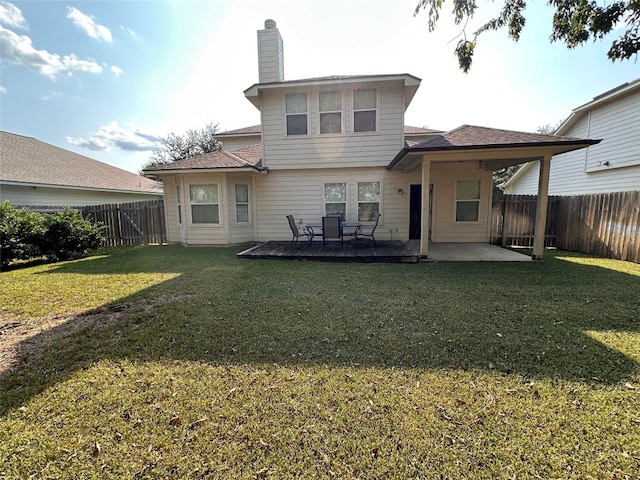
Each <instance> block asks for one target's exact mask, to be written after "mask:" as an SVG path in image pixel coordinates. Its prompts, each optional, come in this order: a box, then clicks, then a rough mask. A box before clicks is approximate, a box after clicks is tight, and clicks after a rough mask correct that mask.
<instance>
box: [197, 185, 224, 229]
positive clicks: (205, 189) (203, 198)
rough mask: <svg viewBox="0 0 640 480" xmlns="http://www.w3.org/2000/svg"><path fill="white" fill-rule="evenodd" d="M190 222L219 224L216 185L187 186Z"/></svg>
mask: <svg viewBox="0 0 640 480" xmlns="http://www.w3.org/2000/svg"><path fill="white" fill-rule="evenodd" d="M189 200H190V202H191V221H192V222H193V223H220V214H219V205H218V203H219V200H218V185H215V184H212V185H189Z"/></svg>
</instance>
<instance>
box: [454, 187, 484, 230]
mask: <svg viewBox="0 0 640 480" xmlns="http://www.w3.org/2000/svg"><path fill="white" fill-rule="evenodd" d="M479 219H480V180H458V181H457V182H456V222H477V221H478V220H479Z"/></svg>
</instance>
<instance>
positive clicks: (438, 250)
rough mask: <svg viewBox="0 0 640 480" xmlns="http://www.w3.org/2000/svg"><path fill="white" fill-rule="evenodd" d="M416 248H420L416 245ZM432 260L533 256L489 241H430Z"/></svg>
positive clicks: (521, 259)
mask: <svg viewBox="0 0 640 480" xmlns="http://www.w3.org/2000/svg"><path fill="white" fill-rule="evenodd" d="M414 248H419V245H415V247H414ZM422 261H427V262H429V261H431V262H531V261H532V260H531V257H530V256H528V255H524V254H523V253H519V252H516V251H513V250H508V249H506V248H502V247H498V246H496V245H489V244H488V243H430V244H429V251H428V252H427V258H426V259H422Z"/></svg>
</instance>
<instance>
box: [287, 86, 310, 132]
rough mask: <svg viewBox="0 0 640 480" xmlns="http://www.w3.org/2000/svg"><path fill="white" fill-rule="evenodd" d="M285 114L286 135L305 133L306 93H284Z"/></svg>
mask: <svg viewBox="0 0 640 480" xmlns="http://www.w3.org/2000/svg"><path fill="white" fill-rule="evenodd" d="M285 108H286V112H287V113H286V116H287V135H306V134H307V94H306V93H290V94H288V95H285Z"/></svg>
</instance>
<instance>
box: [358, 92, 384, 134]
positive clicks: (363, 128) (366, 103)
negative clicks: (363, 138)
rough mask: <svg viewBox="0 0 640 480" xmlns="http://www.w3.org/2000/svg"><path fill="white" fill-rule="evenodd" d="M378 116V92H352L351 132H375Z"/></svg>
mask: <svg viewBox="0 0 640 480" xmlns="http://www.w3.org/2000/svg"><path fill="white" fill-rule="evenodd" d="M377 116H378V92H377V91H376V89H375V88H366V89H361V90H354V91H353V131H354V132H355V133H359V132H375V131H376V119H377Z"/></svg>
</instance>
